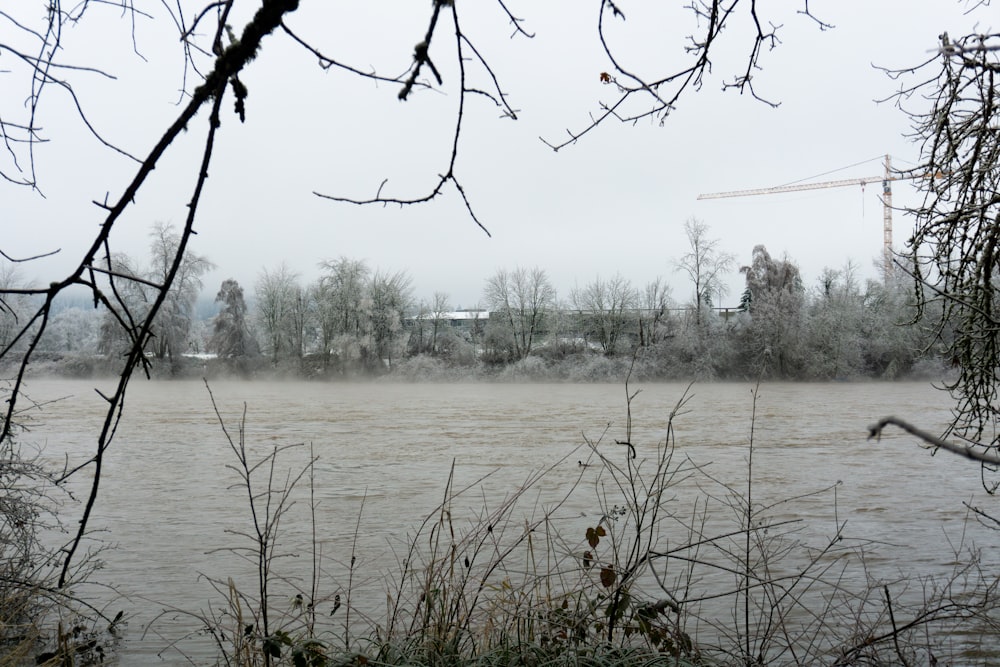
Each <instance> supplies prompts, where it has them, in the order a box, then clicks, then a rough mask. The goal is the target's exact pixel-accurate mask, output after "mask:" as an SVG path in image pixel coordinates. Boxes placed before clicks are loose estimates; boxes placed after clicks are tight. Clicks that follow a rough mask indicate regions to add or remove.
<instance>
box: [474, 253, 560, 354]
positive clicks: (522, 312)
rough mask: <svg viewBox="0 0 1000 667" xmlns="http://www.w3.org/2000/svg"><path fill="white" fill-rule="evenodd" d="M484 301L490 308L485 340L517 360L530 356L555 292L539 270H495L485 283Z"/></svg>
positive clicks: (518, 268) (543, 272)
mask: <svg viewBox="0 0 1000 667" xmlns="http://www.w3.org/2000/svg"><path fill="white" fill-rule="evenodd" d="M484 299H485V301H486V304H487V306H488V307H489V309H490V321H489V326H488V328H489V329H490V330H491V331H490V332H488V334H487V335H488V337H490V338H492V339H493V341H494V342H495V343H496V344H497V345H500V346H502V347H503V348H505V349H506V350H507V351H508V353H509V354H510V356H511V357H512V358H514V359H515V360H520V359H524V358H525V357H527V356H528V355H529V354H531V350H532V348H533V346H534V345H535V343H536V342H537V339H538V336H539V335H540V334H541V331H542V327H543V325H544V321H545V317H546V315H547V313H548V311H549V309H550V308H552V306H553V304H554V303H555V299H556V290H555V288H554V287H553V286H552V283H551V282H549V278H548V275H547V274H546V273H545V271H544V270H543V269H540V268H538V267H535V268H533V269H526V268H522V267H517V268H515V269H514V270H513V271H508V270H506V269H498V270H497V272H496V273H494V274H493V275H492V276H491V277H490V278H489V279H487V281H486V289H485V291H484Z"/></svg>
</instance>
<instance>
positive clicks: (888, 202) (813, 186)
mask: <svg viewBox="0 0 1000 667" xmlns="http://www.w3.org/2000/svg"><path fill="white" fill-rule="evenodd" d="M898 178H899V177H898V176H894V175H893V173H892V159H891V158H890V156H889V155H886V156H885V173H884V174H883V175H881V176H867V177H864V178H846V179H843V180H839V181H820V182H818V183H796V184H793V185H779V186H776V187H773V188H756V189H753V190H733V191H731V192H712V193H709V194H701V195H698V199H699V200H701V199H723V198H726V197H751V196H753V195H771V194H779V193H782V192H800V191H802V190H821V189H825V188H842V187H847V186H849V185H860V186H862V187H864V186H865V185H868V184H869V183H878V182H879V181H881V183H882V255H883V257H882V261H883V262H884V267H883V268H884V271H885V275H886V277H887V278H888V276H889V272H890V269H891V267H892V185H891V183H892V181H895V180H898Z"/></svg>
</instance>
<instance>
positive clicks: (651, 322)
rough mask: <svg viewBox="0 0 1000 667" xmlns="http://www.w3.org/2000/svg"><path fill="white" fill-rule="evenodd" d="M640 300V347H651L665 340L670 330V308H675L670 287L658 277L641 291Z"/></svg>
mask: <svg viewBox="0 0 1000 667" xmlns="http://www.w3.org/2000/svg"><path fill="white" fill-rule="evenodd" d="M638 299H639V302H638V308H639V318H638V319H639V345H640V346H642V347H651V346H653V345H656V344H657V343H659V342H660V341H661V340H663V337H664V336H665V335H666V333H667V332H668V331H669V330H670V308H671V307H672V306H673V301H672V299H671V298H670V286H669V285H667V283H666V282H665V281H664V280H663V278H660V277H657V278H656V279H654V280H653V281H652V282H649V283H646V286H645V287H643V288H642V289H641V290H640V291H639V293H638Z"/></svg>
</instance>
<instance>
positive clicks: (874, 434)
mask: <svg viewBox="0 0 1000 667" xmlns="http://www.w3.org/2000/svg"><path fill="white" fill-rule="evenodd" d="M889 424H894V425H895V426H898V427H899V428H901V429H903V430H904V431H906V432H908V433H910V434H911V435H915V436H917V437H918V438H920V439H921V440H923V441H924V442H926V443H927V444H929V445H933V446H934V447H940V448H941V449H944V450H946V451H949V452H951V453H952V454H957V455H959V456H964V457H965V458H967V459H972V460H973V461H979V462H980V463H985V464H988V465H994V466H1000V457H997V456H993V455H991V454H987V453H984V452H980V451H979V450H977V449H975V448H974V447H973V446H972V445H966V446H964V447H963V446H962V445H956V444H954V443H951V442H948V441H947V440H942V439H941V438H938V437H936V436H933V435H931V434H930V433H928V432H926V431H922V430H920V429H919V428H917V427H916V426H913V425H912V424H909V423H908V422H905V421H903V420H902V419H898V418H896V417H883V418H882V419H880V420H879V421H878V422H877V423H875V424H872V425H871V426H869V427H868V439H869V440H871V439H872V438H875V439H876V440H881V439H882V431H883V429H885V427H886V426H888V425H889Z"/></svg>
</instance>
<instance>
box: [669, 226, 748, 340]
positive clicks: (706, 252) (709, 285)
mask: <svg viewBox="0 0 1000 667" xmlns="http://www.w3.org/2000/svg"><path fill="white" fill-rule="evenodd" d="M684 234H685V235H686V236H687V240H688V252H687V253H685V254H684V255H683V256H681V258H680V259H679V260H677V268H678V269H679V270H681V271H683V272H684V273H686V274H687V276H688V278H689V279H690V281H691V286H692V287H693V288H694V293H693V294H692V296H691V310H692V312H693V313H694V322H695V326H696V327H698V328H699V329H700V328H701V326H702V324H703V323H704V321H705V310H706V308H710V307H711V306H712V303H713V302H714V300H715V297H716V296H721V295H723V294H725V283H724V282H723V277H724V276H725V274H726V272H727V271H731V270H732V269H733V268H734V267H735V266H736V257H735V256H734V255H733V254H732V253H729V252H726V251H724V250H722V249H721V247H720V244H721V240H720V239H713V238H710V237H709V227H708V225H707V224H705V223H704V222H702V221H701V220H698V219H697V218H689V219H688V220H686V221H685V222H684Z"/></svg>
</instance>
